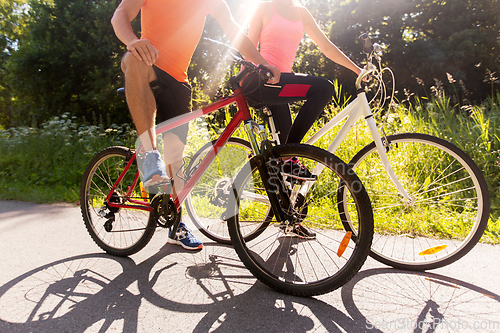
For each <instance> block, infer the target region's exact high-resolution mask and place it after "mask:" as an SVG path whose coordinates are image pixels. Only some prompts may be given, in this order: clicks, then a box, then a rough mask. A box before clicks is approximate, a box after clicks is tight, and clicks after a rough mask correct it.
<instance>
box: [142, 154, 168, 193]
mask: <svg viewBox="0 0 500 333" xmlns="http://www.w3.org/2000/svg"><path fill="white" fill-rule="evenodd" d="M142 172H143V174H144V181H143V184H144V186H145V187H150V186H154V185H161V184H164V183H167V182H169V181H170V177H168V175H167V172H166V170H165V162H163V158H162V157H161V155H160V153H159V152H158V151H152V152H149V153H146V154H145V157H144V159H143V160H142Z"/></svg>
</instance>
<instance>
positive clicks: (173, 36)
mask: <svg viewBox="0 0 500 333" xmlns="http://www.w3.org/2000/svg"><path fill="white" fill-rule="evenodd" d="M139 11H141V38H138V37H137V36H136V35H135V33H134V32H133V30H132V26H131V24H130V22H131V21H132V20H133V19H134V18H135V17H136V16H137V14H138V13H139ZM208 14H211V15H212V16H213V17H214V18H215V19H216V20H217V22H218V23H219V25H220V26H221V27H222V29H223V31H224V33H225V34H226V36H227V37H228V38H229V40H230V42H231V44H232V46H234V47H235V48H236V49H238V50H239V51H240V52H241V53H242V54H243V55H244V56H245V57H246V58H247V59H248V60H250V61H252V62H254V63H256V64H262V65H264V66H266V67H268V68H269V70H270V71H271V72H272V73H273V75H274V78H273V79H272V80H270V83H277V82H279V78H280V72H279V70H278V69H277V68H275V67H272V66H269V65H268V63H267V62H266V61H265V60H264V59H263V58H262V56H261V55H260V54H259V52H258V51H257V50H256V48H255V47H254V46H253V44H252V42H251V41H250V40H249V39H248V38H247V37H246V36H245V34H243V32H242V31H241V29H240V27H239V26H238V25H237V24H236V23H235V22H234V20H233V18H232V16H231V13H230V11H229V8H228V7H227V5H226V3H225V2H224V0H123V1H122V2H121V3H120V5H119V6H118V8H117V9H116V11H115V13H114V15H113V18H112V19H111V24H112V25H113V29H114V31H115V34H116V36H117V37H118V38H119V39H120V40H121V41H122V42H123V43H124V44H125V45H126V46H127V50H128V52H127V53H126V54H125V55H124V57H123V59H122V63H121V67H122V71H123V73H124V74H125V95H126V98H127V104H128V106H129V109H130V113H131V115H132V119H133V120H134V123H135V126H136V129H137V132H138V133H139V137H140V139H141V142H142V144H143V146H144V148H145V150H146V154H145V160H144V162H143V165H142V169H143V172H144V184H145V186H147V187H149V186H154V185H155V184H158V183H160V182H162V181H164V180H165V179H166V178H169V177H172V178H173V180H174V191H173V192H174V193H176V192H178V191H179V190H180V189H181V188H182V187H183V186H184V181H183V180H182V178H179V177H178V176H177V171H178V170H179V169H181V167H182V158H183V151H184V147H185V144H186V139H187V126H185V127H179V128H176V129H174V130H172V131H170V132H168V133H166V134H165V135H164V142H168V145H165V149H164V158H165V162H166V164H167V169H168V171H169V172H168V173H167V171H166V168H165V163H164V161H163V160H162V158H161V155H160V153H159V152H158V150H157V147H156V131H155V117H156V113H157V112H158V119H159V121H160V122H163V121H165V120H168V119H170V118H173V117H175V116H178V115H181V114H184V113H187V112H190V105H191V86H190V85H189V83H188V80H187V74H186V72H187V68H188V66H189V63H190V61H191V57H192V55H193V53H194V50H195V48H196V46H197V44H198V42H199V40H200V37H201V35H202V33H203V27H204V23H205V18H206V16H207V15H208ZM167 147H168V148H167ZM176 188H177V191H176ZM168 242H169V243H172V244H178V245H181V246H183V247H184V248H186V249H190V250H196V249H201V248H202V247H203V244H202V242H201V241H200V240H198V239H196V238H195V237H194V236H193V235H192V234H191V233H190V232H189V230H188V229H187V228H186V226H185V224H184V223H183V222H181V224H180V226H179V229H178V230H177V232H175V233H173V232H169V239H168Z"/></svg>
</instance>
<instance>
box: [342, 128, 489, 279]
mask: <svg viewBox="0 0 500 333" xmlns="http://www.w3.org/2000/svg"><path fill="white" fill-rule="evenodd" d="M387 140H388V142H389V144H390V149H389V151H388V152H387V157H388V158H389V162H390V163H391V166H392V168H393V170H394V172H395V174H396V176H397V178H398V179H399V181H400V182H401V184H402V185H403V187H404V188H405V190H406V191H407V192H408V194H409V195H410V197H411V201H410V202H404V200H403V198H402V197H401V196H400V195H399V193H398V191H397V189H396V188H395V186H394V185H393V183H392V182H391V180H390V179H389V177H388V175H387V173H386V171H385V169H384V167H383V166H382V164H381V162H380V158H379V155H378V153H377V150H376V148H375V143H373V142H372V143H371V144H369V145H367V146H366V147H364V148H363V149H362V150H360V151H359V152H358V153H357V154H356V155H355V156H354V157H353V159H352V160H351V162H350V164H351V165H352V166H353V168H354V170H355V172H356V174H357V175H358V176H359V177H360V178H361V179H362V180H363V181H364V185H365V187H366V190H367V191H368V194H369V196H370V199H371V201H372V206H373V213H374V219H375V235H374V239H373V244H372V248H371V253H370V255H371V256H372V257H373V258H375V259H376V260H378V261H379V262H381V263H384V264H386V265H390V266H393V267H395V268H400V269H406V270H427V269H434V268H438V267H442V266H445V265H448V264H451V263H452V262H454V261H456V260H458V259H459V258H461V257H462V256H464V255H465V254H466V253H467V252H469V251H470V250H471V249H472V248H473V247H474V245H475V244H476V243H477V242H478V241H479V239H480V238H481V235H482V234H483V232H484V229H485V228H486V225H487V222H488V217H489V212H490V197H489V193H488V187H487V185H486V181H485V179H484V177H483V175H482V173H481V171H480V170H479V168H478V167H477V165H476V164H475V163H474V161H473V160H472V159H471V158H470V157H469V156H468V155H467V154H466V153H464V152H463V151H462V150H460V149H459V148H458V147H456V146H454V145H453V144H451V143H449V142H447V141H445V140H442V139H439V138H436V137H433V136H430V135H426V134H418V133H404V134H397V135H390V136H388V137H387ZM352 229H353V230H354V229H355V228H352Z"/></svg>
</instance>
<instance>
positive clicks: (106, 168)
mask: <svg viewBox="0 0 500 333" xmlns="http://www.w3.org/2000/svg"><path fill="white" fill-rule="evenodd" d="M132 155H133V152H132V151H131V150H130V149H128V148H125V147H109V148H106V149H104V150H102V151H100V152H99V153H97V154H96V155H95V156H94V157H93V158H92V160H91V161H90V163H89V164H88V166H87V168H86V169H85V172H84V174H83V178H82V183H81V186H80V205H81V211H82V216H83V220H84V222H85V227H86V228H87V231H88V233H89V234H90V236H91V237H92V239H93V240H94V242H95V243H96V244H97V245H98V246H99V247H100V248H101V249H103V250H104V251H106V252H107V253H109V254H111V255H115V256H121V257H123V256H129V255H132V254H134V253H136V252H138V251H139V250H141V249H142V248H144V247H145V246H146V245H147V244H148V243H149V241H150V240H151V237H153V234H154V232H155V228H156V223H157V221H155V220H154V219H153V218H152V216H153V214H150V213H149V212H147V211H143V210H138V209H133V208H127V209H125V208H120V209H116V208H109V207H107V206H106V203H105V199H106V197H107V195H108V193H109V192H110V191H111V188H112V187H113V185H114V183H115V182H116V180H117V179H118V177H119V176H120V175H121V173H122V172H123V170H124V168H125V166H126V164H127V161H128V160H129V159H130V157H131V156H132ZM136 173H137V165H136V163H133V165H131V167H130V169H129V170H128V172H127V173H126V174H125V176H124V177H123V179H122V180H121V182H120V183H119V184H118V186H117V188H116V191H115V194H114V195H113V196H112V200H114V201H115V202H121V203H123V202H125V200H126V199H124V197H123V194H124V193H125V192H126V191H128V186H130V185H132V183H133V179H134V177H135V175H136ZM133 193H135V195H136V196H137V197H136V198H135V199H140V196H141V191H140V188H139V184H137V186H136V188H135V189H134V192H133ZM143 200H147V199H145V198H143ZM108 214H109V215H108ZM106 229H109V230H106Z"/></svg>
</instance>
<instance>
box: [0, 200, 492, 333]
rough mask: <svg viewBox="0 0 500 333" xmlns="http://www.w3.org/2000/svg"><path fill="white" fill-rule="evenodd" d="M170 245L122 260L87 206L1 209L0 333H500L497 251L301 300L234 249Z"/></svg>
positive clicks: (480, 250)
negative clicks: (101, 237)
mask: <svg viewBox="0 0 500 333" xmlns="http://www.w3.org/2000/svg"><path fill="white" fill-rule="evenodd" d="M187 223H188V225H189V221H187ZM166 237H167V232H166V231H165V230H160V231H158V232H156V233H155V235H154V237H153V239H152V241H151V242H150V243H149V244H148V245H147V246H146V247H145V248H144V249H143V250H142V251H140V252H139V253H138V254H135V255H133V256H131V257H130V258H115V257H111V256H108V255H106V254H104V253H103V252H102V251H101V250H100V249H99V248H98V247H97V245H95V244H94V243H93V241H92V240H91V238H90V236H89V235H88V234H87V232H86V230H85V227H84V225H83V220H82V218H81V215H80V208H79V207H78V206H71V205H38V204H32V203H23V202H14V201H0V247H1V256H2V257H1V268H0V332H2V333H3V332H51V333H52V332H167V331H168V332H500V247H499V246H491V245H484V244H479V245H477V246H476V247H475V248H474V249H473V250H472V251H471V252H470V253H469V254H468V255H467V256H465V257H464V258H462V259H460V260H459V261H457V262H455V263H454V264H451V265H449V266H447V267H444V268H441V269H437V270H434V271H431V272H427V273H411V272H405V271H398V270H394V269H391V268H389V267H387V266H384V265H382V264H379V263H377V262H376V261H374V260H373V259H370V258H369V259H368V260H367V262H366V263H365V265H364V266H363V268H362V270H361V271H360V273H358V275H357V276H356V277H355V278H354V279H353V280H352V281H351V282H350V283H348V284H347V285H345V286H344V287H342V288H341V289H339V290H335V291H333V292H331V293H329V294H326V295H322V296H318V297H312V298H300V297H292V296H287V295H283V294H279V293H277V292H275V291H273V290H271V289H269V288H268V287H266V286H264V285H263V284H261V283H260V282H258V281H256V280H255V278H253V276H252V275H251V274H250V273H249V272H248V271H247V270H246V269H245V267H244V266H243V265H242V263H241V262H240V261H239V259H238V257H237V255H236V253H235V252H234V250H233V249H232V248H231V247H226V246H221V245H218V244H215V243H211V242H209V241H208V240H206V239H204V241H206V242H205V248H204V249H203V250H202V251H200V252H196V253H192V252H188V251H185V250H183V249H182V248H180V247H178V246H175V245H169V244H165V243H166ZM200 238H202V236H200Z"/></svg>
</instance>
